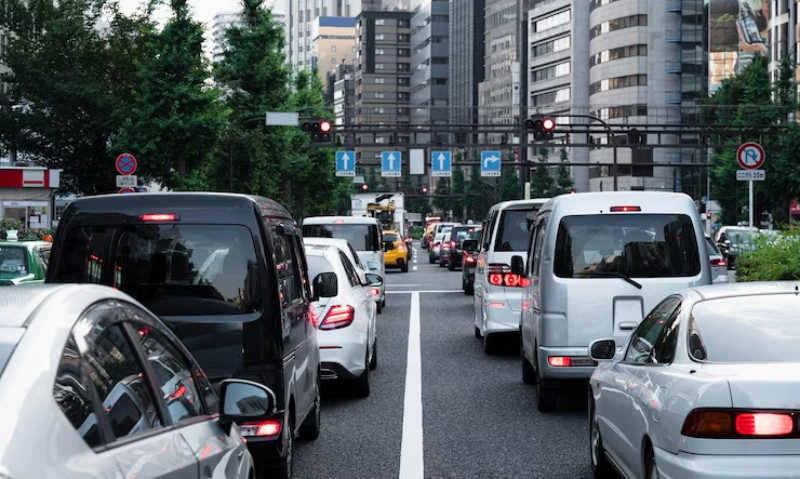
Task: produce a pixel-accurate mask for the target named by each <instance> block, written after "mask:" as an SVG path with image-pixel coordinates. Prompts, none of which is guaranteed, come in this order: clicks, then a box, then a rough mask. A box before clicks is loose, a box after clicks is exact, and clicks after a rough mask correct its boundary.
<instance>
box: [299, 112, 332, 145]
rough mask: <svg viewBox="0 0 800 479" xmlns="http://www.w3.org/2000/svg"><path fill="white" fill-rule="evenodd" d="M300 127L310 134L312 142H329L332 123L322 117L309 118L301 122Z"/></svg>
mask: <svg viewBox="0 0 800 479" xmlns="http://www.w3.org/2000/svg"><path fill="white" fill-rule="evenodd" d="M302 129H303V131H304V132H306V133H309V134H310V135H311V142H312V143H330V141H331V136H332V135H331V134H332V133H333V125H332V124H331V122H329V121H328V120H325V119H322V118H310V119H308V120H306V121H304V122H303V125H302Z"/></svg>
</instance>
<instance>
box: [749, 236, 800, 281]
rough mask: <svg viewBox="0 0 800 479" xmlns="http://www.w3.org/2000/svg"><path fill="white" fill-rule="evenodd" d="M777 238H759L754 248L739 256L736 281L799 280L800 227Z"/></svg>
mask: <svg viewBox="0 0 800 479" xmlns="http://www.w3.org/2000/svg"><path fill="white" fill-rule="evenodd" d="M781 233H782V234H781V235H780V236H778V237H768V236H762V235H757V236H756V237H755V239H754V241H753V247H752V248H751V249H749V250H748V251H746V252H744V253H740V254H739V255H738V256H737V257H736V281H737V282H747V281H793V280H800V228H797V227H792V228H790V229H788V230H786V231H782V232H781Z"/></svg>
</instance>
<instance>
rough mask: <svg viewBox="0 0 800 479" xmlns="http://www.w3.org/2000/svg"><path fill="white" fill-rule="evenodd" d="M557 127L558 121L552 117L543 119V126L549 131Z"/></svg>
mask: <svg viewBox="0 0 800 479" xmlns="http://www.w3.org/2000/svg"><path fill="white" fill-rule="evenodd" d="M555 127H556V122H554V121H553V119H552V118H545V119H544V120H543V121H542V128H544V129H545V130H547V131H550V130H552V129H553V128H555Z"/></svg>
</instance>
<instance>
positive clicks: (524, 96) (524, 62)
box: [517, 0, 531, 199]
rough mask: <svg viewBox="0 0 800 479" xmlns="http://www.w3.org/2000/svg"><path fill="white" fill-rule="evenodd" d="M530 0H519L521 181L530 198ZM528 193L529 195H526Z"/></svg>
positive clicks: (518, 52)
mask: <svg viewBox="0 0 800 479" xmlns="http://www.w3.org/2000/svg"><path fill="white" fill-rule="evenodd" d="M527 7H528V0H517V62H518V64H519V121H518V122H517V126H518V127H519V182H520V187H521V190H522V198H524V199H529V198H527V196H530V193H529V192H530V187H529V186H527V185H528V184H529V183H530V181H531V168H530V163H528V131H527V130H526V129H525V119H526V118H528V45H527V44H528V21H527V16H528V9H527ZM526 193H528V195H527V196H526Z"/></svg>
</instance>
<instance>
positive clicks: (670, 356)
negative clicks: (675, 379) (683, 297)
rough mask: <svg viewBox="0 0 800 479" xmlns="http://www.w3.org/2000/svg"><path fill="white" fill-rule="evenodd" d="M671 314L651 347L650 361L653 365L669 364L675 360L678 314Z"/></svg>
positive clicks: (678, 327) (678, 329) (678, 326)
mask: <svg viewBox="0 0 800 479" xmlns="http://www.w3.org/2000/svg"><path fill="white" fill-rule="evenodd" d="M677 311H679V310H676V312H673V313H672V316H671V317H670V318H669V320H668V321H667V324H665V325H664V328H663V329H662V331H661V335H660V336H659V337H658V339H657V340H656V343H655V344H654V345H653V351H652V354H651V357H650V361H651V362H653V363H655V364H670V363H672V361H673V360H674V359H675V351H676V350H677V348H678V335H679V331H680V320H679V319H678V318H680V314H678V313H677Z"/></svg>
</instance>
